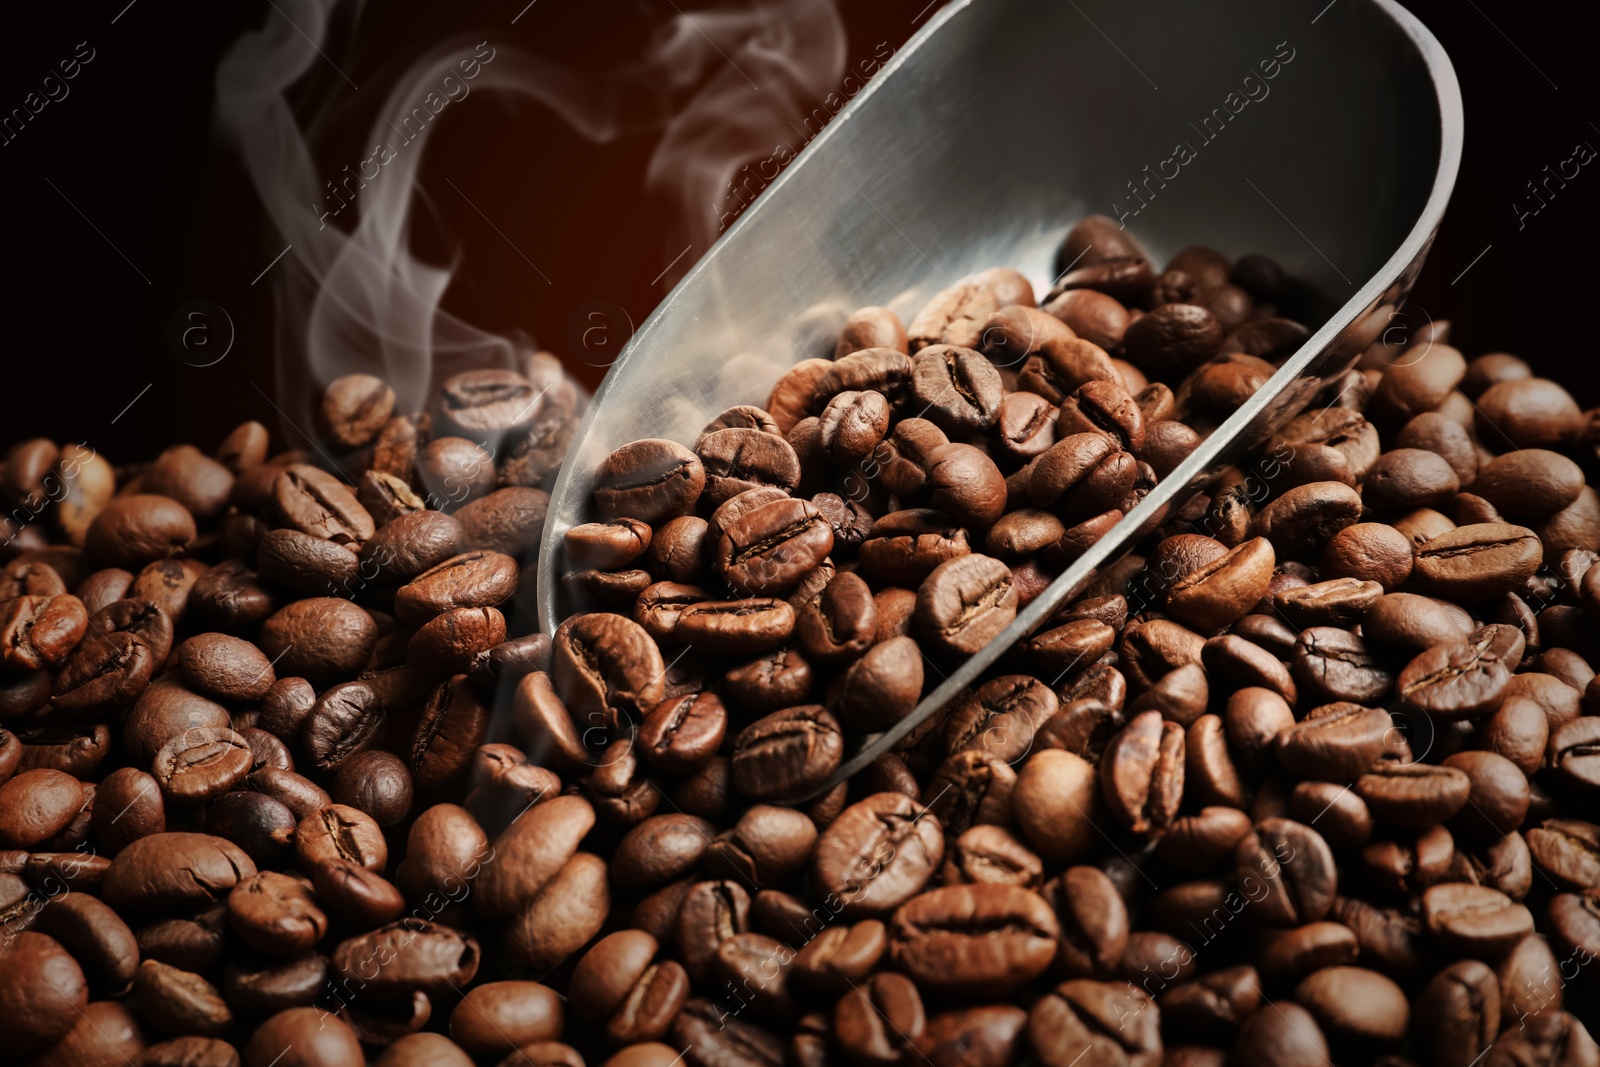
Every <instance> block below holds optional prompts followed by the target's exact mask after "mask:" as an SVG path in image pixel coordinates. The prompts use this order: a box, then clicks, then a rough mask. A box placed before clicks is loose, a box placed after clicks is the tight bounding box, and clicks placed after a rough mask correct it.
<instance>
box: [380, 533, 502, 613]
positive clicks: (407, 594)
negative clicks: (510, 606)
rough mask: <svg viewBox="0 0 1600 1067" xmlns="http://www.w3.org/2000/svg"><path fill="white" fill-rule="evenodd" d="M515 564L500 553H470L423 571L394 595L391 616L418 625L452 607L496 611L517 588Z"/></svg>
mask: <svg viewBox="0 0 1600 1067" xmlns="http://www.w3.org/2000/svg"><path fill="white" fill-rule="evenodd" d="M517 573H518V571H517V563H516V560H514V559H512V558H511V557H510V556H507V555H505V554H504V553H500V552H490V551H484V550H479V551H472V552H463V553H462V554H460V555H458V556H452V557H450V558H449V559H447V560H445V561H444V562H443V563H440V564H437V565H436V566H434V567H432V568H430V569H428V570H425V571H423V572H422V573H421V574H419V575H417V576H416V577H415V578H413V579H412V580H411V581H409V582H407V583H406V584H405V585H403V586H401V587H400V588H399V589H398V590H396V592H395V597H394V608H395V614H396V615H398V616H399V617H400V621H401V622H404V623H406V624H407V625H408V626H421V625H422V624H423V623H425V622H427V621H428V620H429V619H431V618H433V617H434V616H436V615H442V614H444V613H445V612H446V611H450V610H452V609H454V608H497V607H499V606H500V605H501V604H503V603H505V601H506V600H508V599H510V597H511V595H512V594H513V593H514V592H516V588H517Z"/></svg>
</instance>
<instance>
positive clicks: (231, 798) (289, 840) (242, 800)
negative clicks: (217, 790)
mask: <svg viewBox="0 0 1600 1067" xmlns="http://www.w3.org/2000/svg"><path fill="white" fill-rule="evenodd" d="M299 822H300V820H299V819H298V818H296V817H295V814H294V812H293V811H292V810H290V808H289V807H288V805H286V804H284V803H282V802H281V801H278V800H274V799H273V798H272V797H270V796H267V795H265V794H263V793H257V792H255V791H253V790H250V789H240V790H236V791H235V792H232V793H224V794H223V795H222V796H220V797H218V798H217V799H216V800H215V801H213V802H212V803H211V806H210V808H209V809H208V810H207V813H206V830H207V831H209V832H210V833H212V834H214V835H216V836H217V837H220V838H223V839H225V840H227V841H231V842H232V843H233V844H235V845H237V846H239V848H241V849H242V850H244V853H245V855H247V856H249V857H250V859H251V861H252V862H254V863H255V865H256V866H257V867H258V868H260V869H263V870H264V869H266V868H269V867H277V866H282V865H283V864H284V863H285V862H286V861H287V860H288V859H289V858H290V857H291V856H292V855H293V852H294V837H295V828H296V827H297V826H298V825H299Z"/></svg>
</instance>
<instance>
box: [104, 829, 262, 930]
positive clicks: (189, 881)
mask: <svg viewBox="0 0 1600 1067" xmlns="http://www.w3.org/2000/svg"><path fill="white" fill-rule="evenodd" d="M255 873H256V869H255V864H254V863H252V862H251V861H250V858H249V857H248V856H247V855H245V854H244V852H242V851H241V850H240V849H239V848H238V847H236V846H235V845H233V844H232V843H231V842H228V841H224V840H223V839H221V838H219V837H211V836H208V835H206V834H193V833H153V834H148V835H146V836H144V837H141V838H139V839H138V840H136V841H134V842H132V843H131V844H129V845H128V846H127V847H126V848H124V849H123V850H122V851H121V852H119V853H117V855H116V856H115V857H114V858H113V859H112V861H111V867H110V869H109V870H107V871H106V875H105V879H104V881H103V882H102V883H101V887H100V892H101V897H102V898H103V899H104V900H105V901H106V903H108V904H110V905H112V906H113V907H130V908H134V909H148V910H167V911H173V910H181V909H183V908H192V907H194V906H196V905H205V904H210V903H214V902H216V901H217V900H219V899H220V898H221V897H222V895H223V894H225V893H227V892H229V891H230V890H232V888H233V887H234V886H235V885H237V884H238V883H239V882H241V881H243V880H244V879H246V878H249V877H250V876H251V875H253V874H255Z"/></svg>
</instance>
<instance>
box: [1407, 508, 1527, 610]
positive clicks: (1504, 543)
mask: <svg viewBox="0 0 1600 1067" xmlns="http://www.w3.org/2000/svg"><path fill="white" fill-rule="evenodd" d="M1543 559H1544V552H1543V549H1542V547H1541V546H1540V544H1539V538H1538V535H1537V534H1535V533H1534V532H1533V531H1532V530H1530V529H1528V528H1526V527H1523V526H1512V525H1510V524H1507V523H1492V522H1491V523H1475V524H1473V525H1470V526H1460V527H1457V528H1456V529H1454V530H1450V531H1448V532H1446V533H1441V534H1439V535H1438V536H1436V537H1432V538H1430V539H1428V540H1427V541H1426V542H1424V543H1423V544H1421V545H1419V546H1418V547H1417V550H1416V568H1415V573H1416V576H1417V578H1418V579H1419V580H1420V581H1421V582H1422V583H1424V584H1425V585H1426V586H1427V588H1428V590H1430V591H1432V592H1434V593H1436V594H1437V595H1439V596H1445V597H1451V598H1454V599H1457V600H1467V601H1474V600H1484V599H1487V598H1489V597H1492V596H1496V595H1498V594H1500V593H1507V592H1511V591H1513V590H1515V589H1516V588H1518V587H1519V586H1520V585H1521V584H1522V583H1523V582H1525V581H1527V580H1528V579H1529V578H1531V577H1532V576H1533V574H1534V572H1535V571H1537V570H1538V569H1539V564H1540V563H1541V562H1542V561H1543Z"/></svg>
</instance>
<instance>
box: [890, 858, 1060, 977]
mask: <svg viewBox="0 0 1600 1067" xmlns="http://www.w3.org/2000/svg"><path fill="white" fill-rule="evenodd" d="M1059 932H1060V927H1059V924H1058V923H1057V922H1056V918H1055V914H1054V912H1052V911H1051V909H1050V907H1049V905H1048V904H1046V903H1045V902H1044V900H1043V898H1041V897H1040V896H1039V895H1038V894H1037V893H1033V892H1031V891H1029V890H1026V889H1023V888H1021V887H1019V886H1012V885H994V884H990V885H958V886H946V887H944V888H942V889H934V890H929V891H928V892H925V893H923V894H921V895H919V896H916V897H913V898H912V899H911V900H909V901H907V902H906V903H905V904H903V905H901V906H900V908H899V909H898V910H896V912H895V913H894V916H893V918H892V920H891V921H890V924H889V952H890V956H891V958H892V959H893V960H894V962H895V964H896V966H898V967H900V968H902V969H903V970H905V971H907V972H908V973H909V974H910V975H911V976H912V977H913V978H914V979H916V980H917V981H918V983H919V984H921V985H922V986H924V987H925V988H928V989H931V990H936V991H939V992H949V993H958V992H959V993H965V994H967V995H973V996H1004V995H1005V994H1006V993H1008V992H1010V991H1012V990H1014V989H1016V988H1017V987H1019V986H1021V985H1023V984H1025V983H1027V982H1029V981H1031V980H1032V979H1034V978H1036V977H1038V976H1039V975H1040V974H1042V973H1043V972H1044V970H1045V968H1047V967H1048V966H1049V965H1050V961H1051V960H1052V959H1053V958H1054V956H1055V951H1056V938H1057V936H1058V934H1059Z"/></svg>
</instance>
